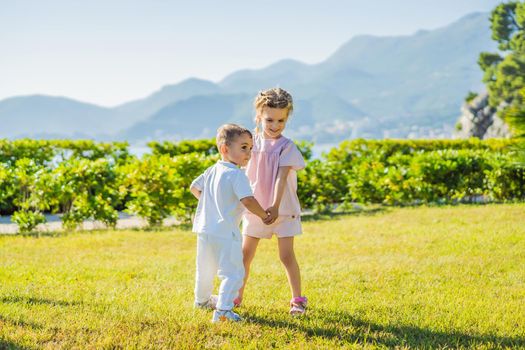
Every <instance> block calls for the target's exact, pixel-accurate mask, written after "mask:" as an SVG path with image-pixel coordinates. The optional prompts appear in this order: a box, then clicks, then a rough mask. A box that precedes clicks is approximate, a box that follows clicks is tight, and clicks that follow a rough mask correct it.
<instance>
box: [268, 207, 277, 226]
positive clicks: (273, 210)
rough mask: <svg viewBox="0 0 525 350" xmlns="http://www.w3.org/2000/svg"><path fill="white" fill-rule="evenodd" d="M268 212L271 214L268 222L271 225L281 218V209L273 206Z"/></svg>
mask: <svg viewBox="0 0 525 350" xmlns="http://www.w3.org/2000/svg"><path fill="white" fill-rule="evenodd" d="M266 212H267V213H269V214H270V220H269V221H268V225H269V224H273V223H274V222H275V220H277V218H278V217H279V207H276V206H272V207H269V208H268V209H266Z"/></svg>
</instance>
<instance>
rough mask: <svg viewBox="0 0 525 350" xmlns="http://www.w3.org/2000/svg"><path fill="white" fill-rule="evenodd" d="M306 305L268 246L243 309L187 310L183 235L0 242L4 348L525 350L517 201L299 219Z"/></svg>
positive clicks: (524, 271)
mask: <svg viewBox="0 0 525 350" xmlns="http://www.w3.org/2000/svg"><path fill="white" fill-rule="evenodd" d="M304 231H305V233H304V234H303V235H302V236H300V237H299V238H297V240H296V250H297V255H298V259H299V262H300V264H301V268H302V275H303V283H304V292H305V294H306V295H307V296H308V298H309V300H310V306H311V308H310V310H309V312H308V314H307V315H306V316H305V317H303V318H296V319H292V318H290V316H289V315H288V314H287V311H288V304H287V303H288V300H289V298H290V295H289V290H288V287H287V283H286V277H285V274H284V270H283V269H282V267H281V265H280V262H279V261H278V255H277V249H276V248H277V247H276V242H275V239H274V240H271V241H264V242H262V243H261V245H260V247H259V251H258V254H257V256H256V257H255V261H254V265H253V272H252V276H251V280H250V282H249V285H248V287H247V290H246V293H245V300H244V306H243V307H242V308H240V309H239V313H240V314H241V315H242V316H243V317H245V319H246V320H245V322H243V323H241V324H218V325H213V324H211V323H210V318H211V313H210V312H208V311H202V310H194V309H193V308H192V305H193V303H192V302H193V299H192V298H193V277H194V276H193V274H194V259H195V236H194V235H193V234H192V233H191V232H189V231H184V230H178V229H175V230H166V231H160V232H146V231H97V232H80V233H71V234H60V235H56V236H53V235H47V236H41V237H35V236H0V348H15V349H17V348H20V349H33V348H45V349H59V348H64V349H70V348H81V349H90V348H92V349H99V348H151V349H173V348H217V347H224V348H261V349H266V348H272V347H277V348H285V347H286V348H297V349H307V348H308V349H310V348H336V347H347V348H375V347H377V348H394V347H399V348H478V349H485V348H486V349H488V348H499V347H502V348H505V347H508V348H525V204H508V205H483V206H446V207H420V208H402V209H384V210H378V211H375V212H373V213H367V214H363V213H361V214H350V215H340V216H335V217H332V218H329V219H318V220H307V221H306V222H305V223H304Z"/></svg>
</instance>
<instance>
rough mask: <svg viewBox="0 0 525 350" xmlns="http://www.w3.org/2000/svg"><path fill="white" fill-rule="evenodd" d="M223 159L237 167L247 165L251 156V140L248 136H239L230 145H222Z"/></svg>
mask: <svg viewBox="0 0 525 350" xmlns="http://www.w3.org/2000/svg"><path fill="white" fill-rule="evenodd" d="M223 148H224V153H223V155H222V156H223V158H224V160H226V161H229V162H232V163H234V164H237V165H239V166H245V165H246V164H248V161H249V160H250V157H251V155H252V148H253V140H252V138H251V137H250V135H249V134H242V135H239V136H237V137H236V138H235V140H233V141H232V142H231V143H230V145H229V146H228V145H224V147H223Z"/></svg>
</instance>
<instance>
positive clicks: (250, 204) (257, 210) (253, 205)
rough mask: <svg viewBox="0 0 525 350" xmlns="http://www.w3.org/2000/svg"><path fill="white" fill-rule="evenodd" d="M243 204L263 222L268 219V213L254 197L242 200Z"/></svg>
mask: <svg viewBox="0 0 525 350" xmlns="http://www.w3.org/2000/svg"><path fill="white" fill-rule="evenodd" d="M241 203H242V204H243V205H244V207H245V208H246V209H248V210H249V211H250V212H252V213H254V214H255V215H257V216H258V217H260V218H261V219H262V220H265V219H266V218H267V217H268V213H266V211H265V210H264V209H263V207H261V205H260V204H259V202H257V199H255V197H254V196H249V197H244V198H242V199H241Z"/></svg>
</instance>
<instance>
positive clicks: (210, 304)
mask: <svg viewBox="0 0 525 350" xmlns="http://www.w3.org/2000/svg"><path fill="white" fill-rule="evenodd" d="M217 300H219V297H218V296H216V295H212V296H210V299H208V300H207V301H205V302H204V303H198V302H195V303H194V304H193V307H194V308H196V309H210V310H215V308H216V307H217Z"/></svg>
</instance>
